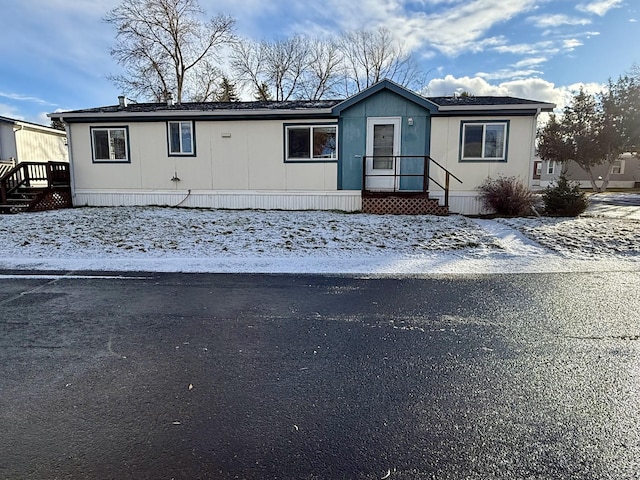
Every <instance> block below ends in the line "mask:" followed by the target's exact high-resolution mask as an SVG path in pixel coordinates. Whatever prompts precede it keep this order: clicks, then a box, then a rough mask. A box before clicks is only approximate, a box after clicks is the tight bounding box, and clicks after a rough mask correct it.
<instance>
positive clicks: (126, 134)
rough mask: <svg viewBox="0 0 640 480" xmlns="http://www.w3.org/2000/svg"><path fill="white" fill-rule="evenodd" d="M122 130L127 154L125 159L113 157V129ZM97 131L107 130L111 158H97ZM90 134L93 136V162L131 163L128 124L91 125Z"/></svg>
mask: <svg viewBox="0 0 640 480" xmlns="http://www.w3.org/2000/svg"><path fill="white" fill-rule="evenodd" d="M114 130H122V131H123V132H124V144H125V155H126V158H124V159H115V158H113V159H112V158H111V131H114ZM96 131H107V132H108V137H107V138H108V139H109V157H110V158H109V159H103V158H96V138H95V132H96ZM89 136H90V137H91V162H92V163H131V148H130V145H129V126H128V125H105V126H92V127H89Z"/></svg>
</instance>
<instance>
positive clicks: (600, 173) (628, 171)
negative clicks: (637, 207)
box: [534, 153, 640, 189]
mask: <svg viewBox="0 0 640 480" xmlns="http://www.w3.org/2000/svg"><path fill="white" fill-rule="evenodd" d="M535 162H536V164H538V165H539V166H540V167H539V170H540V175H539V178H538V180H539V185H540V187H542V188H545V187H547V186H548V185H549V184H551V183H553V182H555V181H556V180H557V179H558V177H559V176H560V175H561V174H562V173H563V172H564V174H565V176H566V177H567V179H569V180H572V181H574V182H578V183H580V187H582V188H589V189H590V188H592V187H591V182H590V180H589V174H588V173H587V172H585V171H584V169H583V168H582V167H580V165H578V164H577V163H575V162H574V161H569V162H567V163H566V164H561V163H558V162H548V161H543V160H540V159H539V158H536V160H535ZM607 169H609V170H610V172H611V175H610V176H609V185H608V186H607V188H640V159H638V157H636V156H635V155H634V154H632V153H624V154H622V155H620V158H618V159H617V160H616V161H614V162H613V163H612V164H611V166H608V165H599V166H597V167H594V169H593V172H594V176H595V178H596V179H598V178H599V180H596V183H597V184H598V186H600V185H601V184H602V180H603V179H604V178H605V177H606V176H607ZM535 179H536V177H535V175H534V181H535Z"/></svg>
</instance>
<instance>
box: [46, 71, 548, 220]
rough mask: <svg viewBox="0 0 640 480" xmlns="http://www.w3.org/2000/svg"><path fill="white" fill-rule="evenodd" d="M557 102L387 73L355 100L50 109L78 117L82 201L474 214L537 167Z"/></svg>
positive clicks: (77, 200) (76, 180) (75, 138)
mask: <svg viewBox="0 0 640 480" xmlns="http://www.w3.org/2000/svg"><path fill="white" fill-rule="evenodd" d="M553 108H554V105H553V104H549V103H543V102H537V101H532V100H524V99H518V98H511V97H472V96H470V97H431V98H425V97H422V96H419V95H417V94H415V93H413V92H411V91H409V90H407V89H405V88H403V87H401V86H399V85H397V84H395V83H393V82H391V81H388V80H383V81H381V82H378V83H377V84H375V85H373V86H371V87H369V88H368V89H366V90H364V91H362V92H360V93H359V94H357V95H355V96H353V97H350V98H348V99H346V100H319V101H289V102H223V103H215V102H212V103H182V104H175V105H174V104H172V103H171V102H168V103H140V104H136V103H133V104H127V102H126V101H125V99H124V97H120V102H119V105H115V106H108V107H99V108H91V109H86V110H75V111H71V112H59V113H53V114H50V115H49V116H50V117H51V118H54V119H59V120H62V121H64V122H66V124H67V132H68V138H69V149H70V159H71V169H72V191H73V201H74V204H75V205H95V206H108V205H181V206H189V207H210V208H256V209H258V208H263V209H285V210H303V209H318V210H331V209H336V210H344V211H358V210H363V211H371V212H389V213H429V212H433V213H442V212H441V211H440V210H438V209H437V208H432V207H431V206H429V205H432V204H433V202H434V200H433V199H436V200H437V201H439V202H440V203H441V204H444V203H445V201H446V200H448V205H449V207H450V210H451V211H453V212H459V213H467V214H473V213H479V212H480V203H479V202H478V199H477V194H478V192H477V187H478V186H479V185H480V184H481V183H482V182H483V181H484V180H485V179H486V178H487V177H497V176H499V175H506V176H518V177H520V178H522V179H523V180H525V181H526V180H527V179H529V178H530V177H531V175H530V172H531V168H532V167H533V152H534V140H535V134H536V120H537V116H538V114H539V113H540V112H543V111H544V112H546V111H551V110H552V109H553ZM436 162H437V163H436ZM447 172H450V174H447ZM459 181H460V182H462V183H459ZM363 187H364V188H363ZM445 190H446V191H447V192H448V198H447V195H445ZM426 197H430V200H428V202H431V203H429V205H427V200H426ZM437 201H436V204H437Z"/></svg>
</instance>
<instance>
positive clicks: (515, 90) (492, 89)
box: [423, 75, 605, 111]
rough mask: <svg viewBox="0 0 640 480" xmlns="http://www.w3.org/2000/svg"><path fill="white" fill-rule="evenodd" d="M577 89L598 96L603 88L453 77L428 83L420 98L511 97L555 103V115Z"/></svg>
mask: <svg viewBox="0 0 640 480" xmlns="http://www.w3.org/2000/svg"><path fill="white" fill-rule="evenodd" d="M580 87H583V88H584V89H585V91H587V92H589V93H598V92H600V91H602V90H603V89H604V87H605V86H604V85H602V84H598V83H588V84H583V83H575V84H572V85H569V86H559V87H557V86H556V85H555V84H553V83H552V82H549V81H547V80H544V79H542V78H525V79H518V80H509V81H506V82H501V83H498V84H491V83H489V82H488V81H487V80H486V79H484V78H481V77H478V76H475V77H459V78H456V77H454V76H453V75H447V76H445V77H444V78H437V79H433V80H431V81H430V82H429V84H428V85H427V87H426V88H425V91H424V92H423V94H425V95H428V96H442V95H445V96H449V95H453V94H454V93H456V92H462V91H467V92H469V93H471V94H472V95H476V96H484V95H490V96H512V97H519V98H527V99H530V100H538V101H541V102H550V103H555V104H556V111H560V110H562V108H564V107H565V105H567V104H568V103H569V101H570V100H571V98H572V97H573V94H574V93H575V92H577V91H578V90H579V89H580Z"/></svg>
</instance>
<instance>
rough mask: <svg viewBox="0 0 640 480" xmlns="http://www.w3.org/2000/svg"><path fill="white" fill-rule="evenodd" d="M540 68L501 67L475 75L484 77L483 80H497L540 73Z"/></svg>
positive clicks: (526, 76)
mask: <svg viewBox="0 0 640 480" xmlns="http://www.w3.org/2000/svg"><path fill="white" fill-rule="evenodd" d="M542 73H543V72H541V71H540V70H532V69H529V70H518V69H511V68H503V69H500V70H496V71H495V72H490V73H488V72H478V73H476V77H480V78H484V79H485V80H499V79H504V78H528V77H531V76H533V75H538V74H542Z"/></svg>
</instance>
